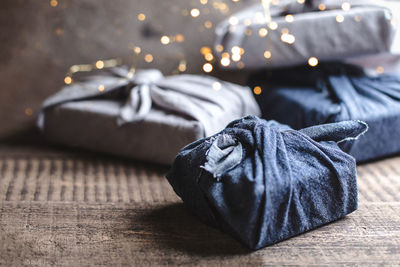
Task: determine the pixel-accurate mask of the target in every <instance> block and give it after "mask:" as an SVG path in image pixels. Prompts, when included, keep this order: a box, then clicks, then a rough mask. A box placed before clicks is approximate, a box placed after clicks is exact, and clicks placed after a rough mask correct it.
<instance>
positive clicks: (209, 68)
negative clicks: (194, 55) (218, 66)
mask: <svg viewBox="0 0 400 267" xmlns="http://www.w3.org/2000/svg"><path fill="white" fill-rule="evenodd" d="M203 70H204V72H207V73H208V72H211V71H212V70H213V66H212V65H211V64H210V63H205V64H204V65H203Z"/></svg>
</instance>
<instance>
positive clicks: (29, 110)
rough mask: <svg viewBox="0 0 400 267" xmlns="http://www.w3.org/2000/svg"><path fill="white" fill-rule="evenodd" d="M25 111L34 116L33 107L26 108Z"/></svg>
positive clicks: (26, 113) (27, 114)
mask: <svg viewBox="0 0 400 267" xmlns="http://www.w3.org/2000/svg"><path fill="white" fill-rule="evenodd" d="M24 112H25V115H26V116H32V114H33V110H32V109H31V108H26V109H25V111H24Z"/></svg>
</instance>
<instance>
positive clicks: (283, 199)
mask: <svg viewBox="0 0 400 267" xmlns="http://www.w3.org/2000/svg"><path fill="white" fill-rule="evenodd" d="M365 130H366V125H365V124H364V123H362V122H357V121H347V122H342V123H336V124H328V125H322V126H316V127H311V128H306V129H303V130H301V131H295V130H292V129H291V128H290V127H288V126H286V125H282V124H279V123H277V122H275V121H265V120H262V119H259V118H257V117H254V116H248V117H245V118H242V119H239V120H236V121H234V122H232V123H230V124H229V125H228V126H227V128H226V129H225V130H223V131H221V132H220V133H218V134H216V135H214V136H212V137H209V138H205V139H202V140H199V141H197V142H194V143H192V144H190V145H188V146H186V147H185V148H184V149H182V151H181V152H180V153H179V154H178V156H177V158H176V160H175V162H174V164H173V166H172V168H171V170H170V172H169V173H168V175H167V179H168V181H169V182H170V184H171V185H172V187H173V188H174V190H175V192H176V193H177V194H178V196H180V197H181V198H182V200H183V201H184V204H185V207H186V208H187V210H188V211H189V212H190V213H192V214H194V215H195V216H197V217H198V218H199V219H200V220H201V221H203V222H205V223H207V224H208V225H211V226H213V227H216V228H219V229H221V230H222V231H224V232H227V233H229V234H231V235H232V236H233V237H235V238H236V239H238V240H240V241H241V242H242V243H243V244H245V245H246V246H247V247H249V248H251V249H259V248H262V247H264V246H267V245H271V244H273V243H276V242H279V241H282V240H284V239H287V238H289V237H292V236H294V235H297V234H300V233H303V232H305V231H308V230H311V229H313V228H316V227H318V226H321V225H323V224H326V223H328V222H331V221H334V220H337V219H339V218H341V217H343V216H345V215H346V214H348V213H351V212H352V211H354V210H355V209H357V182H356V164H355V160H354V158H353V157H351V156H349V155H347V154H346V153H344V152H342V151H341V150H340V148H339V147H338V146H337V143H336V142H340V141H342V140H343V139H345V138H347V139H348V138H357V137H358V136H359V135H360V134H362V133H363V132H365Z"/></svg>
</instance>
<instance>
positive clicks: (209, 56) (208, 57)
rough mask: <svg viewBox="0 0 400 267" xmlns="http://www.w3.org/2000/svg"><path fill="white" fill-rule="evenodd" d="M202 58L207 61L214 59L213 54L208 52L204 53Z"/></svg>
mask: <svg viewBox="0 0 400 267" xmlns="http://www.w3.org/2000/svg"><path fill="white" fill-rule="evenodd" d="M204 58H205V59H206V60H207V61H211V60H213V59H214V56H213V54H211V53H208V54H205V55H204Z"/></svg>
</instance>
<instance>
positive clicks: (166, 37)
mask: <svg viewBox="0 0 400 267" xmlns="http://www.w3.org/2000/svg"><path fill="white" fill-rule="evenodd" d="M160 41H161V43H162V44H164V45H167V44H169V42H170V38H169V37H168V36H166V35H164V36H162V37H161V39H160Z"/></svg>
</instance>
